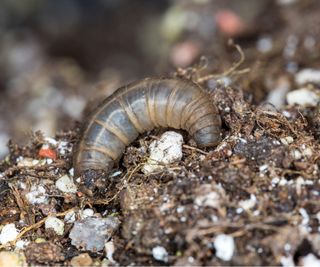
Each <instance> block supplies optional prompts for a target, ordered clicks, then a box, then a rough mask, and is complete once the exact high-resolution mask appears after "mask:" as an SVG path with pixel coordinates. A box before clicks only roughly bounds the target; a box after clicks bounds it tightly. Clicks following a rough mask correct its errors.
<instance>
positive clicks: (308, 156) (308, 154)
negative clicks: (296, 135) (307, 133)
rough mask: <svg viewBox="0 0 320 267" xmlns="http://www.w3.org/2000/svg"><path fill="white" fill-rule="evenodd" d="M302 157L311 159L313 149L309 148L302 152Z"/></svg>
mask: <svg viewBox="0 0 320 267" xmlns="http://www.w3.org/2000/svg"><path fill="white" fill-rule="evenodd" d="M302 155H303V156H305V157H307V158H311V157H312V155H313V152H312V149H311V148H310V147H307V148H305V149H303V150H302Z"/></svg>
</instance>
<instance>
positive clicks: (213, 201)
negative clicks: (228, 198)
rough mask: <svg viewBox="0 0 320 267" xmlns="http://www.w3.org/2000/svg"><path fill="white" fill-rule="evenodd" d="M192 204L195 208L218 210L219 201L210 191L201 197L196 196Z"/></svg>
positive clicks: (216, 195)
mask: <svg viewBox="0 0 320 267" xmlns="http://www.w3.org/2000/svg"><path fill="white" fill-rule="evenodd" d="M194 202H195V204H196V205H197V206H203V207H212V208H218V207H219V206H220V202H221V200H220V196H219V194H217V193H216V192H214V191H212V192H209V193H208V194H205V195H203V196H198V197H197V198H196V199H195V200H194Z"/></svg>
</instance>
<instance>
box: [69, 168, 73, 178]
mask: <svg viewBox="0 0 320 267" xmlns="http://www.w3.org/2000/svg"><path fill="white" fill-rule="evenodd" d="M69 174H70V176H72V177H73V176H74V168H71V169H70V170H69Z"/></svg>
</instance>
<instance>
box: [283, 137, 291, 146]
mask: <svg viewBox="0 0 320 267" xmlns="http://www.w3.org/2000/svg"><path fill="white" fill-rule="evenodd" d="M280 141H281V143H282V144H284V145H290V144H291V143H292V142H293V137H292V136H286V137H284V138H281V139H280Z"/></svg>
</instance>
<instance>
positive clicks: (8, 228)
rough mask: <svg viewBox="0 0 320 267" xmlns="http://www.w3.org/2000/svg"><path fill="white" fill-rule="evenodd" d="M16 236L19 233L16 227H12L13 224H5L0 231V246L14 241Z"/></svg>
mask: <svg viewBox="0 0 320 267" xmlns="http://www.w3.org/2000/svg"><path fill="white" fill-rule="evenodd" d="M18 234H19V232H18V230H17V228H16V226H15V225H14V223H9V224H6V225H5V226H4V227H3V228H2V230H1V234H0V244H2V245H4V244H7V243H8V242H11V241H13V240H15V239H16V238H17V236H18Z"/></svg>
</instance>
